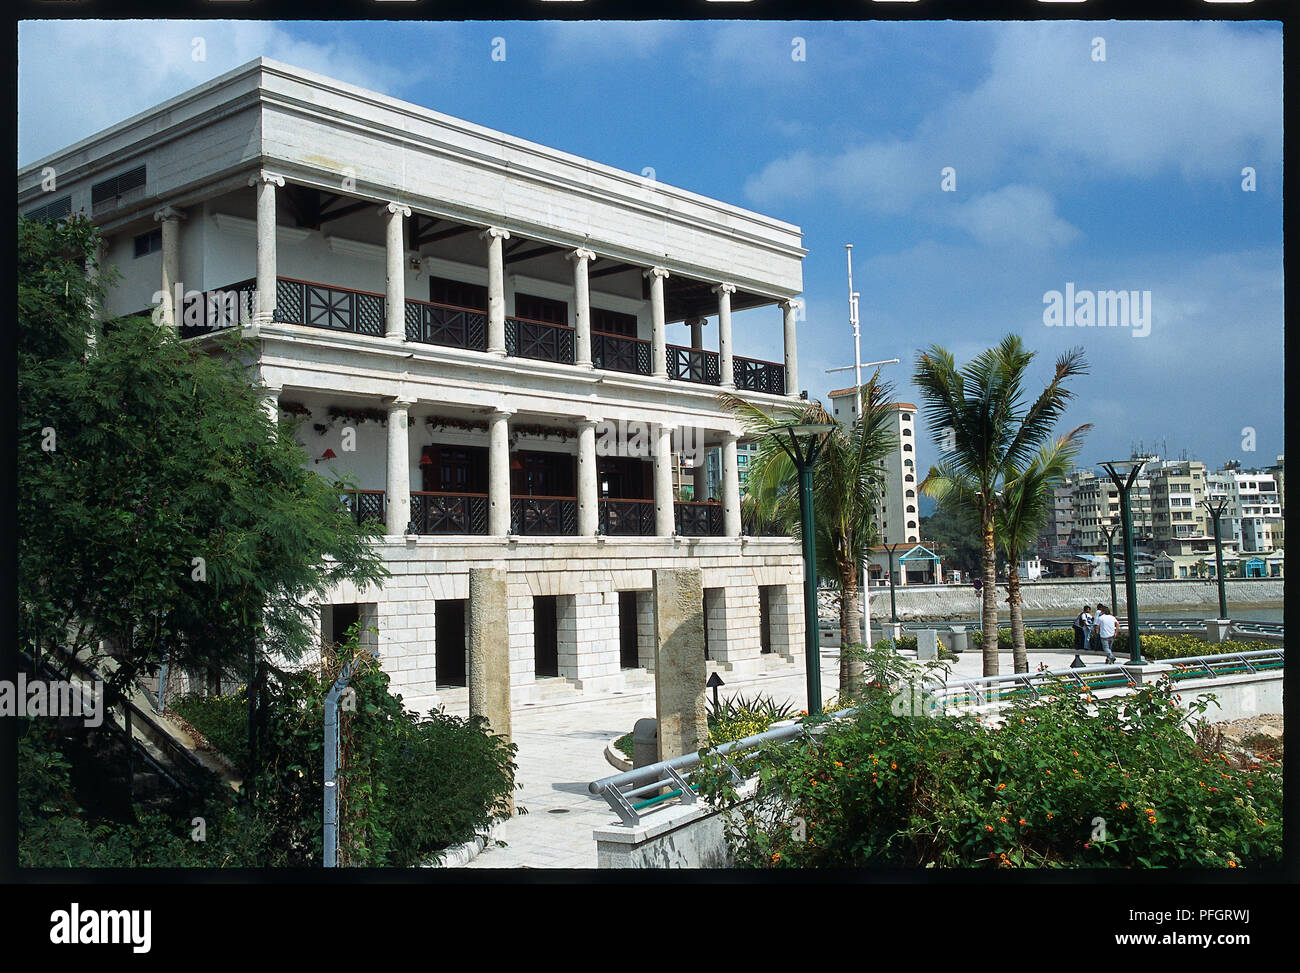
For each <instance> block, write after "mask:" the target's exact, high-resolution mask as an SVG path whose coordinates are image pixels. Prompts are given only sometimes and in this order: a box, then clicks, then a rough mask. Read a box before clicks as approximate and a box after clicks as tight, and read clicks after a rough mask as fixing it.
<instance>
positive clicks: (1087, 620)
mask: <svg viewBox="0 0 1300 973" xmlns="http://www.w3.org/2000/svg"><path fill="white" fill-rule="evenodd" d="M1091 630H1092V613H1091V612H1090V610H1089V608H1088V606H1087V605H1084V606H1083V611H1081V612H1079V614H1078V616H1077V617H1076V618H1075V619H1074V651H1075V652H1076V653H1078V652H1087V651H1088V641H1089V638H1088V636H1089V633H1090V632H1091Z"/></svg>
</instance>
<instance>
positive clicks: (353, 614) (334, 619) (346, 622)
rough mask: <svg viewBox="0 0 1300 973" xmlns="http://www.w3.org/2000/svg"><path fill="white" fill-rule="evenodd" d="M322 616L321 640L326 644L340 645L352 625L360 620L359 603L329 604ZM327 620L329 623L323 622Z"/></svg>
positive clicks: (345, 638)
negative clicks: (324, 615) (325, 616)
mask: <svg viewBox="0 0 1300 973" xmlns="http://www.w3.org/2000/svg"><path fill="white" fill-rule="evenodd" d="M325 614H326V615H327V616H328V619H326V618H324V617H323V618H322V624H321V642H322V644H323V645H326V646H334V645H342V644H343V642H344V641H346V640H347V637H348V632H349V631H351V629H352V626H354V625H356V624H357V622H359V621H361V606H360V605H330V606H329V609H328V611H327V612H326V613H325ZM327 620H328V623H329V624H324V623H325V621H327Z"/></svg>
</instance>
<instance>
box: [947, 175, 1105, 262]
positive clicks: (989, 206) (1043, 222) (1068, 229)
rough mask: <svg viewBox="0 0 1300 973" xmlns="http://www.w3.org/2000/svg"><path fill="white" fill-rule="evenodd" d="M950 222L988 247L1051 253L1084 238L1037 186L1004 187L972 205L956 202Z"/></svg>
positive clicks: (980, 197)
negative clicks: (1049, 250) (1057, 213)
mask: <svg viewBox="0 0 1300 973" xmlns="http://www.w3.org/2000/svg"><path fill="white" fill-rule="evenodd" d="M949 219H951V221H952V222H953V223H954V224H955V225H957V226H959V227H961V228H962V229H964V230H965V231H966V232H967V233H969V234H970V235H971V236H972V237H974V238H975V240H976V241H977V242H978V243H981V244H983V245H984V246H987V247H1002V248H1027V249H1031V250H1047V249H1051V248H1054V247H1059V246H1063V245H1065V244H1067V243H1070V242H1072V241H1073V240H1075V239H1077V238H1078V237H1079V236H1080V233H1079V230H1078V229H1076V228H1075V227H1074V226H1072V225H1071V224H1070V223H1067V222H1066V221H1065V220H1063V219H1061V218H1060V217H1059V216H1057V215H1056V204H1055V202H1054V201H1053V199H1052V197H1051V196H1050V195H1049V194H1048V193H1046V192H1044V191H1043V190H1042V189H1039V188H1038V187H1037V186H1023V185H1011V186H1003V187H1002V188H1001V189H996V190H994V191H993V192H989V193H984V194H983V195H980V196H976V197H975V198H974V199H972V200H971V201H970V202H968V203H957V202H954V208H953V211H952V212H951V214H950V215H949Z"/></svg>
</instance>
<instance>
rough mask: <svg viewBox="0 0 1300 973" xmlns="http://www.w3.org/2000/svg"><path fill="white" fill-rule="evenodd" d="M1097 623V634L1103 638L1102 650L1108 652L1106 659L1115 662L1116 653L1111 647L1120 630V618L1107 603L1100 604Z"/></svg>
mask: <svg viewBox="0 0 1300 973" xmlns="http://www.w3.org/2000/svg"><path fill="white" fill-rule="evenodd" d="M1095 624H1096V626H1097V636H1098V638H1100V639H1101V648H1102V651H1104V652H1105V653H1106V661H1107V662H1114V661H1115V653H1113V652H1112V651H1111V649H1110V647H1111V644H1112V643H1113V642H1114V641H1115V635H1116V634H1117V633H1118V632H1119V619H1118V618H1116V617H1115V616H1114V615H1112V614H1111V613H1110V609H1109V608H1107V607H1106V606H1105V605H1098V606H1097V617H1096V619H1095Z"/></svg>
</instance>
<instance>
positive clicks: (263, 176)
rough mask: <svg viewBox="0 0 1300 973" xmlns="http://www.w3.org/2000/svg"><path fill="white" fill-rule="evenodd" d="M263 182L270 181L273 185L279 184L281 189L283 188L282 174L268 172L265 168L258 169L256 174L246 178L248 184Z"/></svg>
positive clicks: (253, 184)
mask: <svg viewBox="0 0 1300 973" xmlns="http://www.w3.org/2000/svg"><path fill="white" fill-rule="evenodd" d="M264 182H266V183H270V184H271V185H273V186H279V187H280V188H281V189H283V188H284V176H281V175H279V174H278V173H274V172H270V171H269V170H267V169H258V170H257V175H255V176H249V178H248V184H249V185H250V186H256V185H258V184H260V183H264Z"/></svg>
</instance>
